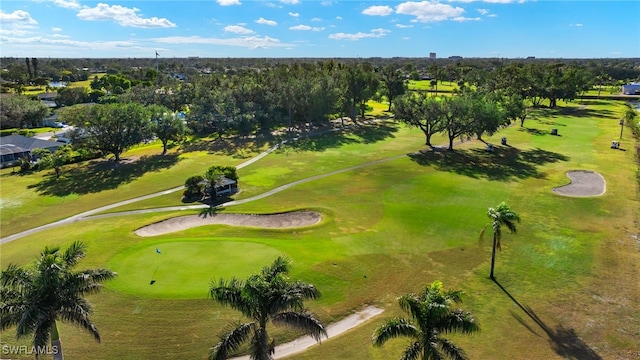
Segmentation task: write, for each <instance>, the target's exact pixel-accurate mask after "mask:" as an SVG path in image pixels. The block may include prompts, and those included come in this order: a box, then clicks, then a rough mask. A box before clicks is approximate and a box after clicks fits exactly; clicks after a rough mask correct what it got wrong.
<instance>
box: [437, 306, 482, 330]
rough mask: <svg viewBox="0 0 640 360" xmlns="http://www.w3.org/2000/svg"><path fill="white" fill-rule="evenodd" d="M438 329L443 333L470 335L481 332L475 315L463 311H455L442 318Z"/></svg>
mask: <svg viewBox="0 0 640 360" xmlns="http://www.w3.org/2000/svg"><path fill="white" fill-rule="evenodd" d="M437 327H438V330H439V331H440V332H442V333H452V332H461V333H463V334H470V333H473V332H477V331H479V330H480V326H478V323H477V322H476V319H475V317H474V316H473V314H471V313H470V312H468V311H466V310H463V309H455V310H453V311H451V312H450V313H449V314H447V315H446V316H444V317H442V318H441V319H440V321H439V322H438V324H437Z"/></svg>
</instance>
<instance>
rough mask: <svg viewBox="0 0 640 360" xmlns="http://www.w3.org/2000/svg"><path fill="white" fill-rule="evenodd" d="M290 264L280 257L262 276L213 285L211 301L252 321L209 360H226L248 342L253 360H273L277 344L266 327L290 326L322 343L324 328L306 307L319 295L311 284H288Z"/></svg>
mask: <svg viewBox="0 0 640 360" xmlns="http://www.w3.org/2000/svg"><path fill="white" fill-rule="evenodd" d="M289 265H290V262H289V261H288V260H287V259H286V258H284V257H278V258H277V259H276V260H275V261H274V262H273V264H271V265H270V266H265V267H264V268H263V269H262V271H261V272H260V274H255V275H251V276H250V277H249V278H247V280H245V281H241V280H238V279H236V278H233V279H231V280H230V281H225V280H223V279H220V281H219V282H218V284H216V283H215V282H213V283H212V285H211V289H210V295H211V297H212V298H213V299H214V300H215V301H217V302H219V303H221V304H223V305H228V306H230V307H231V308H233V309H236V310H238V311H240V312H241V313H242V314H243V315H244V316H246V317H247V318H249V319H251V321H249V322H246V323H242V324H239V325H238V326H237V327H235V329H233V330H231V332H229V333H228V334H224V335H222V336H221V337H220V341H219V342H218V343H217V344H215V345H214V346H213V347H212V348H211V352H210V354H209V359H212V360H214V359H215V360H223V359H227V358H228V357H229V356H230V355H231V354H232V353H233V352H234V351H236V350H237V349H238V348H239V347H240V346H241V345H242V344H243V343H244V342H245V341H247V340H249V353H250V357H251V359H253V360H270V359H272V357H271V355H272V354H273V351H274V346H275V345H274V342H273V341H271V342H270V341H269V334H268V333H267V323H268V322H269V321H271V322H272V323H273V324H274V325H276V326H288V327H291V328H295V329H298V330H302V331H303V332H304V333H306V334H307V335H310V336H311V337H313V338H314V339H315V340H316V341H320V338H321V336H327V332H326V330H325V328H324V325H322V323H321V322H320V320H318V319H317V318H316V316H315V315H314V314H312V313H311V312H309V311H308V310H306V309H305V308H304V307H303V301H304V300H306V299H317V298H319V297H320V292H319V291H318V290H317V289H316V288H315V286H313V285H311V284H306V283H303V282H300V281H296V282H293V283H292V282H289V281H288V278H287V276H286V275H287V274H288V273H289Z"/></svg>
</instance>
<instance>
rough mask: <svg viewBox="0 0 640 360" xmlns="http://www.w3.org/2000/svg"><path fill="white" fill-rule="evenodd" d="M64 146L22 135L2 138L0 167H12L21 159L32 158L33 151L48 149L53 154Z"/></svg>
mask: <svg viewBox="0 0 640 360" xmlns="http://www.w3.org/2000/svg"><path fill="white" fill-rule="evenodd" d="M63 145H64V144H62V143H59V142H52V141H46V140H40V139H36V138H32V137H27V136H22V135H9V136H3V137H0V167H5V166H11V165H13V163H15V162H16V161H17V160H18V159H20V158H27V159H30V158H31V151H33V150H35V149H47V150H49V151H51V152H52V153H53V152H55V151H56V150H58V148H59V147H61V146H63Z"/></svg>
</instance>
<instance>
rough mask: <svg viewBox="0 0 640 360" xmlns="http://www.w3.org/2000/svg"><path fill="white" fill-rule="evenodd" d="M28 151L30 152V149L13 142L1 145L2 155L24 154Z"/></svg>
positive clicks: (0, 153)
mask: <svg viewBox="0 0 640 360" xmlns="http://www.w3.org/2000/svg"><path fill="white" fill-rule="evenodd" d="M26 152H29V150H27V149H23V148H21V147H20V146H15V145H13V144H6V145H0V155H8V154H22V153H26Z"/></svg>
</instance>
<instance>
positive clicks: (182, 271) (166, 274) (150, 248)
mask: <svg viewBox="0 0 640 360" xmlns="http://www.w3.org/2000/svg"><path fill="white" fill-rule="evenodd" d="M238 250H240V251H238ZM158 251H159V252H158ZM279 255H282V253H281V251H279V250H277V249H275V248H272V247H270V246H267V245H263V244H257V243H254V242H247V241H233V240H231V241H227V240H225V241H189V240H188V239H179V240H178V241H175V242H163V243H151V244H149V243H145V244H144V245H142V246H139V247H133V248H129V249H127V251H125V252H122V253H119V254H117V255H116V256H114V257H113V258H112V259H111V260H110V261H109V268H110V269H111V270H113V271H116V272H118V276H117V277H116V279H114V280H113V281H111V282H109V285H108V286H109V287H110V288H112V289H115V290H117V291H120V292H123V293H127V294H130V295H135V296H144V297H156V298H174V299H193V298H205V297H207V292H208V289H209V286H210V284H211V280H212V279H216V281H217V279H220V278H224V279H230V278H232V277H233V276H235V277H237V278H239V279H243V278H246V277H247V276H248V275H251V274H254V273H256V272H258V271H259V270H260V269H261V268H262V267H263V266H265V265H267V264H269V263H270V262H272V261H273V259H275V258H276V257H277V256H279ZM153 280H155V281H154V282H153V283H152V281H153Z"/></svg>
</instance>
